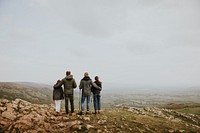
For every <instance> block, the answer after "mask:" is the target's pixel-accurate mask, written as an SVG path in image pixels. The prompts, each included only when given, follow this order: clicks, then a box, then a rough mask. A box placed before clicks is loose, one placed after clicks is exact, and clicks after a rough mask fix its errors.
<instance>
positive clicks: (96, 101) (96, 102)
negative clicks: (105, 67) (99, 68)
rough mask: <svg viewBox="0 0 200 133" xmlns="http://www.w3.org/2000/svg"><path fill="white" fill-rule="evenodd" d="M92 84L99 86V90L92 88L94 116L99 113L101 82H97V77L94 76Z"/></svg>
mask: <svg viewBox="0 0 200 133" xmlns="http://www.w3.org/2000/svg"><path fill="white" fill-rule="evenodd" d="M94 83H95V84H96V85H97V86H99V88H95V87H92V92H93V100H94V110H95V114H97V113H100V110H101V95H100V93H101V90H102V82H101V81H99V77H98V76H95V81H94Z"/></svg>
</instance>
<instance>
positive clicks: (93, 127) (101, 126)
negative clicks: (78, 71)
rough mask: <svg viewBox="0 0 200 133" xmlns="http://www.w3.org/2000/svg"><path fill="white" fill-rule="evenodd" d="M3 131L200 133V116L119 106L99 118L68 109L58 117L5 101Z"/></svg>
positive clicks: (0, 104) (46, 108) (50, 110)
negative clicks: (71, 111)
mask: <svg viewBox="0 0 200 133" xmlns="http://www.w3.org/2000/svg"><path fill="white" fill-rule="evenodd" d="M76 112H78V111H77V110H76ZM0 132H5V133H7V132H31V133H37V132H51V133H57V132H72V133H78V132H85V133H87V132H89V133H93V132H95V133H96V132H97V133H118V132H122V133H132V132H137V133H146V132H148V133H155V132H156V133H163V132H166V133H168V132H169V133H173V132H200V116H199V115H194V114H184V113H180V112H177V111H172V110H169V109H163V108H156V107H146V108H135V107H119V108H113V109H107V110H104V111H102V112H101V114H97V115H95V114H91V115H82V116H80V115H77V114H71V115H66V114H65V113H64V110H62V111H61V113H60V114H56V113H55V111H54V107H53V106H52V105H47V104H43V105H42V104H31V103H29V102H27V101H24V100H21V99H16V100H15V101H9V100H6V99H1V100H0Z"/></svg>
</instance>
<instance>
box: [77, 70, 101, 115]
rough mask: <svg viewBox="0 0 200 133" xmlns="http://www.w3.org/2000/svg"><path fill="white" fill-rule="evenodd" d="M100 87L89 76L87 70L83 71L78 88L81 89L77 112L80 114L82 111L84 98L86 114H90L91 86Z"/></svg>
mask: <svg viewBox="0 0 200 133" xmlns="http://www.w3.org/2000/svg"><path fill="white" fill-rule="evenodd" d="M92 87H95V88H100V87H98V86H97V85H96V84H95V83H93V82H92V80H91V79H90V77H89V74H88V72H85V73H84V77H83V79H81V82H80V85H79V89H80V90H81V89H82V97H81V112H80V113H79V114H80V115H82V114H83V113H84V102H85V99H86V100H87V112H86V114H90V96H91V88H92Z"/></svg>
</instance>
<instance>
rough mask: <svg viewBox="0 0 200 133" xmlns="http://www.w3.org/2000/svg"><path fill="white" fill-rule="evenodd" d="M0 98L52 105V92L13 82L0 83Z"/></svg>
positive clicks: (47, 89)
mask: <svg viewBox="0 0 200 133" xmlns="http://www.w3.org/2000/svg"><path fill="white" fill-rule="evenodd" d="M0 98H7V99H10V100H14V99H16V98H21V99H24V100H26V101H28V102H31V103H39V104H43V103H44V104H50V103H52V102H53V101H52V90H51V89H49V88H42V87H31V86H28V85H23V84H19V83H13V82H0Z"/></svg>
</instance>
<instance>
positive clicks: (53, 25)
mask: <svg viewBox="0 0 200 133" xmlns="http://www.w3.org/2000/svg"><path fill="white" fill-rule="evenodd" d="M66 70H71V71H72V74H73V75H74V78H75V80H76V81H77V83H78V84H79V82H80V79H81V78H82V77H83V73H84V72H85V71H87V72H89V74H90V76H91V78H94V76H95V75H99V77H100V79H101V80H102V82H105V83H113V84H115V83H123V84H131V85H154V86H157V85H158V86H166V85H169V86H197V85H200V1H199V0H0V81H29V82H40V83H54V82H55V81H56V80H57V79H61V78H63V77H64V76H65V71H66Z"/></svg>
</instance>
